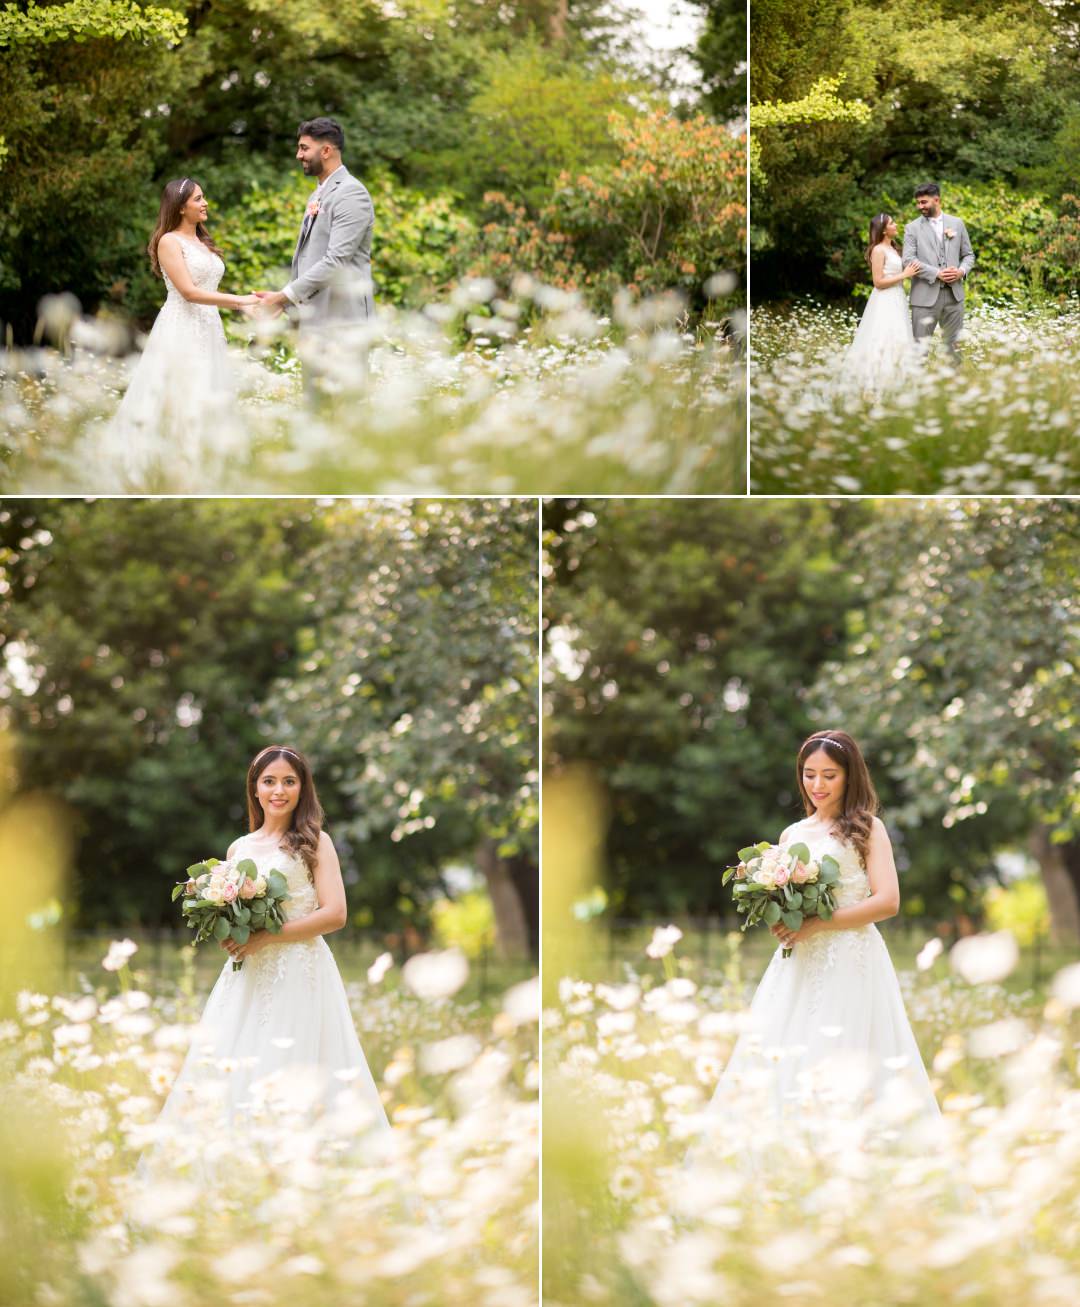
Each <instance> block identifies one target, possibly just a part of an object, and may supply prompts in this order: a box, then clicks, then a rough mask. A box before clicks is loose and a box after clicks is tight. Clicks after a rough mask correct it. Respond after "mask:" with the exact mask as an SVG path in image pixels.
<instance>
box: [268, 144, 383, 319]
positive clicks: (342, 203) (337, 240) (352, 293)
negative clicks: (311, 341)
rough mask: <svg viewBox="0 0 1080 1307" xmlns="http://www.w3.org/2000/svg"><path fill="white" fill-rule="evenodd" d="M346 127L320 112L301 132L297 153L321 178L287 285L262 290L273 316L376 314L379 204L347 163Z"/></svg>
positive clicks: (361, 316)
mask: <svg viewBox="0 0 1080 1307" xmlns="http://www.w3.org/2000/svg"><path fill="white" fill-rule="evenodd" d="M344 148H345V133H344V131H343V130H342V127H341V124H340V123H337V122H335V121H334V119H333V118H312V119H311V120H310V121H309V122H304V123H301V124H300V126H299V127H298V128H297V132H296V157H297V159H298V160H299V161H300V165H301V167H302V168H303V170H304V174H305V176H308V177H314V178H315V179H316V180H317V181H318V183H319V184H318V186H316V188H315V191H314V193H313V194H312V196H311V199H310V200H309V201H308V206H307V212H306V213H305V215H304V222H303V225H302V226H301V228H300V235H299V236H298V237H297V241H296V249H295V250H294V251H293V260H292V279H291V280H290V282H289V284H288V285H287V286H286V287H285V288H284V289H283V290H277V291H270V290H260V291H256V292H255V294H256V295H258V297H259V299H260V300H261V301H262V303H263V306H264V307H265V308H266V309H267V310H268V311H269V312H270V314H271V316H275V317H276V316H277V314H278V313H281V312H284V311H285V310H286V309H289V308H293V309H295V310H296V314H297V316H298V317H299V319H300V322H301V323H302V324H304V325H310V326H315V327H324V326H327V325H334V324H338V323H342V322H360V321H363V320H364V319H366V318H370V317H373V316H374V314H375V300H374V298H373V296H372V283H371V234H372V231H373V229H374V227H375V209H374V206H373V205H372V203H371V196H370V195H369V194H368V193H367V189H366V188H365V187H364V186H363V185H361V183H360V182H358V181H357V180H356V178H355V177H354V176H352V174H351V173H350V172H349V170H348V168H346V167H345V165H344V164H343V163H342V162H341V151H342V150H343V149H344Z"/></svg>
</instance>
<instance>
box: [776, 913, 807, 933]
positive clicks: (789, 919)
mask: <svg viewBox="0 0 1080 1307" xmlns="http://www.w3.org/2000/svg"><path fill="white" fill-rule="evenodd" d="M780 915H781V916H782V917H783V919H784V925H785V926H787V928H788V930H798V929H799V927H800V926H801V925H802V924H803V914H802V913H801V912H782V913H781V914H780Z"/></svg>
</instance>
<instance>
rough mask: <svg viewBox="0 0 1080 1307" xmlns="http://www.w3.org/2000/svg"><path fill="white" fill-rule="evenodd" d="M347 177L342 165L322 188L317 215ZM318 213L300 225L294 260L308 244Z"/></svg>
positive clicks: (317, 219)
mask: <svg viewBox="0 0 1080 1307" xmlns="http://www.w3.org/2000/svg"><path fill="white" fill-rule="evenodd" d="M348 175H349V174H348V171H347V169H346V167H345V165H344V164H342V165H341V167H340V168H339V169H338V170H337V172H336V173H334V176H333V179H332V180H331V181H330V183H329V184H328V185H327V186H325V187H324V188H323V193H322V198H321V199H320V200H319V213H322V211H323V209H324V207H325V206H326V203H327V201H328V200H329V199H330V196H331V195H332V194H333V193H334V191H336V190H337V188H338V187H339V186H340V185H341V183H342V182H343V181H344V180H345V178H346V177H347V176H348ZM309 203H310V201H309ZM319 213H317V214H316V215H315V216H314V218H312V220H311V221H310V222H306V221H305V222H303V223H301V224H300V235H299V237H298V238H297V242H296V249H295V250H294V251H293V258H294V259H295V258H296V256H297V255H298V254H299V253H300V251H301V250H302V249H303V248H304V246H305V245H306V244H307V243H308V240H309V239H310V237H311V233H312V230H313V229H314V227H315V224H316V223H317V222H318V221H319ZM304 217H305V220H306V218H307V214H306V213H305V215H304ZM305 228H306V230H305Z"/></svg>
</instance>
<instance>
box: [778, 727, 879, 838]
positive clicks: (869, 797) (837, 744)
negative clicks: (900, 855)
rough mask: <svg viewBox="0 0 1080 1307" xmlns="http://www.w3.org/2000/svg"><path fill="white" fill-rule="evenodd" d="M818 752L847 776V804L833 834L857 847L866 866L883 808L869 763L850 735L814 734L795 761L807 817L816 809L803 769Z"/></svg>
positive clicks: (844, 732) (828, 732) (819, 732)
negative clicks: (822, 752)
mask: <svg viewBox="0 0 1080 1307" xmlns="http://www.w3.org/2000/svg"><path fill="white" fill-rule="evenodd" d="M818 749H822V750H824V752H825V754H826V756H827V757H829V758H831V759H832V760H833V762H835V763H836V765H837V766H838V767H841V768H843V772H844V804H843V807H842V808H841V810H840V815H839V816H838V817H837V818H836V820H835V822H834V823H833V830H834V831H835V832H836V835H837V837H838V838H839V839H841V840H842V841H843V842H844V843H845V844H851V845H854V847H855V848H856V849H857V850H858V853H859V856H860V857H861V858H862V860H863V862H865V861H866V858H867V855H868V853H869V851H870V833H871V831H872V830H873V829H874V818H875V817H876V816H877V814H878V810H879V809H880V807H881V804H880V803H879V802H878V796H877V792H876V791H875V790H874V782H873V781H872V780H871V779H870V772H869V769H868V768H867V766H866V759H865V758H864V757H863V756H862V750H861V749H860V748H859V746H858V745H857V744H856V743H855V741H854V740H853V739H852V738H851V736H850V735H848V733H847V731H815V732H814V734H813V735H811V736H810V737H809V739H807V740H806V741H804V743H803V744H802V746H801V747H800V749H799V756H798V758H797V759H796V760H795V779H796V781H797V782H798V786H799V793H800V795H802V801H803V808H804V809H805V810H806V815H807V816H808V817H812V816H813V815H814V812H815V811H816V809H815V808H814V804H813V800H812V799H811V798H810V795H809V794H807V792H806V786H805V785H804V784H803V767H804V766H805V764H806V760H807V758H809V757H810V755H811V754H812V753H816V752H817V751H818Z"/></svg>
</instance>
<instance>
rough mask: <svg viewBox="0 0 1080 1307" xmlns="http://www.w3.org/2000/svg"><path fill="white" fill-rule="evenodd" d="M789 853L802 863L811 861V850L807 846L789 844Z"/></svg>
mask: <svg viewBox="0 0 1080 1307" xmlns="http://www.w3.org/2000/svg"><path fill="white" fill-rule="evenodd" d="M788 852H789V853H790V854H792V856H793V857H796V858H798V859H799V861H800V862H809V861H810V850H809V849H808V848H807V846H806V845H805V844H802V843H799V844H789V845H788Z"/></svg>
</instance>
